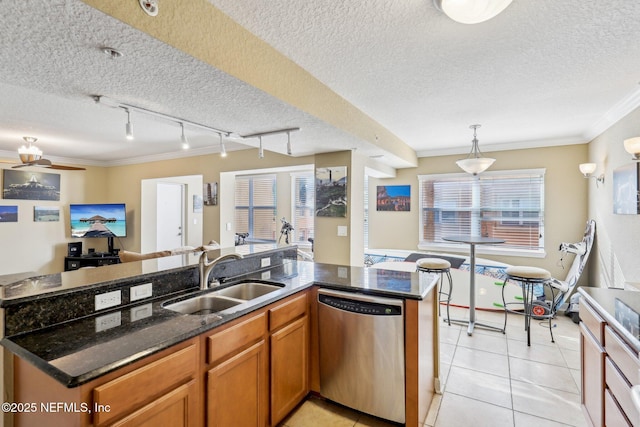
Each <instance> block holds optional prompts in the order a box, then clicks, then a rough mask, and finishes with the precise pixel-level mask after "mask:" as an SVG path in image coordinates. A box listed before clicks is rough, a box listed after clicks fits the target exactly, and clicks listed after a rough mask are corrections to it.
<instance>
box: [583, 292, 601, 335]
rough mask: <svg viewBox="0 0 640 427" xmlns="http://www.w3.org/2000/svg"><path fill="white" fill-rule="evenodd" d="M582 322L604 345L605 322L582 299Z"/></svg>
mask: <svg viewBox="0 0 640 427" xmlns="http://www.w3.org/2000/svg"><path fill="white" fill-rule="evenodd" d="M580 321H581V322H582V323H584V325H585V326H586V327H587V329H589V331H590V332H591V334H592V335H593V336H594V337H595V339H597V340H598V342H600V345H602V344H603V343H604V320H603V319H602V317H600V315H599V314H598V313H596V311H595V310H594V309H593V308H592V307H591V306H590V305H589V304H588V303H587V302H586V301H585V299H584V298H582V297H581V298H580Z"/></svg>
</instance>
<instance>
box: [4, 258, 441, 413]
mask: <svg viewBox="0 0 640 427" xmlns="http://www.w3.org/2000/svg"><path fill="white" fill-rule="evenodd" d="M294 252H295V251H294ZM252 255H253V256H252ZM267 256H268V257H270V263H269V264H270V266H269V267H268V268H260V265H263V263H261V262H260V260H261V259H263V258H265V257H267ZM294 256H295V255H293V256H292V254H291V251H287V250H280V249H277V250H273V251H267V252H260V253H256V254H249V255H248V256H247V257H245V259H243V260H240V261H232V262H230V263H225V264H226V265H221V266H220V267H225V268H221V269H219V271H217V272H216V271H215V270H214V275H215V276H216V277H221V276H224V277H226V278H227V280H226V281H225V283H224V284H223V285H222V286H227V285H228V284H233V283H235V282H236V281H238V280H254V281H269V282H274V283H278V284H280V285H282V286H281V287H280V288H279V289H278V290H277V291H276V292H272V293H270V294H268V295H265V296H263V297H260V298H257V299H256V300H254V301H253V303H252V304H247V305H244V306H242V307H241V308H240V309H238V310H236V311H230V312H226V311H225V312H221V313H215V314H210V315H185V314H180V313H176V312H173V311H170V310H167V309H166V308H165V307H164V306H163V305H164V303H165V302H166V301H167V300H172V299H176V298H183V297H184V295H186V294H192V293H194V292H198V290H197V264H195V263H194V262H193V260H186V261H185V262H184V263H183V264H182V265H181V266H178V267H175V266H174V267H172V268H169V269H163V268H161V267H159V266H158V265H157V262H158V261H157V260H148V261H140V262H135V263H132V264H135V265H133V266H126V264H125V265H122V264H120V265H114V266H108V267H102V268H100V269H99V270H100V273H101V276H102V279H101V280H97V281H95V283H90V284H87V283H85V284H78V283H79V282H80V281H82V280H83V279H86V277H83V279H81V278H79V277H68V276H67V275H74V274H80V275H86V274H87V273H86V272H82V271H74V272H68V273H62V276H61V277H60V279H61V280H60V282H63V283H61V284H60V286H48V285H47V283H48V281H49V282H50V283H53V282H57V280H56V278H55V277H54V278H47V277H42V278H38V279H37V282H38V283H29V282H25V281H23V282H21V283H19V284H15V285H13V286H12V285H10V286H8V287H5V288H4V289H3V291H4V292H3V300H2V303H1V304H2V307H3V309H4V314H5V330H6V331H8V332H7V333H6V337H5V338H4V339H3V341H2V344H3V345H4V346H5V347H6V348H7V349H8V350H10V351H11V352H12V353H14V354H15V357H14V369H13V372H12V373H11V374H12V375H13V377H14V383H15V387H14V395H13V397H12V399H13V403H16V404H17V403H20V402H23V403H24V402H50V401H52V399H54V400H58V401H60V399H62V400H63V404H64V403H66V404H67V405H75V406H74V409H77V408H79V411H77V412H76V411H68V410H66V409H70V408H68V407H63V409H65V410H63V411H60V412H56V413H52V412H46V413H45V412H43V411H42V410H41V409H42V408H40V407H38V408H37V409H38V411H35V412H21V413H19V414H15V415H16V420H29V422H31V421H33V422H47V423H48V424H49V425H53V424H51V421H52V420H60V421H61V424H60V425H90V424H94V425H110V424H112V423H114V422H120V421H123V420H128V419H129V418H130V417H133V416H134V415H136V414H137V415H140V414H141V413H146V414H147V415H145V416H148V414H150V413H152V412H154V411H157V410H158V409H163V411H164V410H167V408H170V410H172V411H176V413H179V414H180V415H179V416H178V418H180V419H182V420H183V421H184V420H186V422H187V424H188V425H204V424H205V423H206V424H207V425H213V424H215V423H213V422H212V420H219V421H220V423H219V424H220V425H224V422H223V420H224V419H225V418H224V416H223V415H222V412H223V409H224V408H225V405H222V406H220V405H218V406H216V404H215V402H216V400H215V398H214V397H215V396H220V395H224V393H222V391H221V390H220V389H219V388H217V387H219V386H220V385H221V384H225V377H224V376H220V375H219V374H220V373H221V372H222V371H223V369H222V368H220V366H225V367H227V368H228V366H229V365H227V363H230V361H231V360H234V361H236V360H235V359H234V358H236V357H239V355H240V354H244V353H245V352H246V351H248V350H249V349H253V350H252V351H253V353H251V354H252V356H251V357H249V359H248V360H253V361H254V362H252V363H254V364H253V365H251V363H250V366H253V367H254V368H256V369H257V370H251V369H249V371H250V372H254V373H255V372H263V375H259V376H258V377H259V378H258V380H257V381H255V389H256V390H258V391H260V390H262V391H261V392H260V393H259V395H258V397H256V396H253V397H255V399H254V400H255V403H256V406H255V407H256V408H259V410H258V409H256V411H255V412H256V414H255V416H254V418H252V420H253V421H255V423H254V422H252V424H255V425H274V424H276V423H277V422H278V421H279V420H280V419H282V417H284V416H286V413H287V412H288V411H289V410H290V409H292V405H293V406H295V404H297V403H298V402H299V401H300V399H303V398H304V397H305V396H306V395H307V393H308V392H309V391H311V392H316V393H318V392H319V378H318V366H317V365H318V362H317V351H318V349H317V333H318V328H319V327H321V325H318V323H317V308H316V295H315V292H316V289H317V288H318V287H329V288H334V289H340V290H348V291H350V292H360V293H368V294H372V295H382V296H391V297H394V298H400V299H402V300H404V302H405V307H406V309H405V313H406V315H405V325H406V348H405V355H406V360H407V363H406V391H407V394H406V395H407V399H406V414H407V418H406V419H407V425H418V423H419V422H422V421H423V420H424V417H425V416H426V411H427V410H428V407H429V404H430V402H431V399H432V397H433V393H434V392H435V388H436V387H437V383H438V381H437V377H438V357H437V327H438V322H437V302H435V299H434V296H433V294H434V292H433V290H434V289H435V286H436V283H437V276H433V275H424V274H420V275H418V274H417V273H405V272H395V271H386V270H369V269H365V268H358V267H348V266H336V265H327V264H314V263H310V262H303V261H296V260H295V259H293V258H294ZM123 266H125V267H127V268H133V269H135V270H136V271H140V272H141V273H140V274H137V273H136V274H134V275H133V276H128V275H127V274H125V273H124V272H123V271H121V270H119V268H122V267H123ZM234 268H235V271H234ZM110 269H114V270H113V271H110ZM94 270H98V269H94ZM87 271H89V270H87ZM143 271H144V272H143ZM194 271H195V272H196V273H195V274H194ZM246 271H250V273H248V274H247V273H245V272H246ZM109 274H112V277H109ZM54 276H56V275H54ZM74 281H77V282H78V283H73V282H74ZM64 282H66V283H64ZM178 282H179V283H178ZM146 283H152V284H153V290H154V292H153V293H152V295H150V296H147V297H144V298H141V299H140V300H136V299H135V293H136V292H137V291H136V290H137V289H138V287H139V286H141V284H142V285H144V284H146ZM52 289H53V290H52ZM114 290H119V291H121V295H120V298H121V304H120V305H118V306H116V307H110V308H107V309H104V310H97V311H96V310H94V306H93V305H94V301H95V298H96V295H103V294H105V293H109V292H114ZM78 305H80V306H83V305H84V306H85V307H77V306H78ZM86 306H90V310H88V311H83V310H84V309H86ZM47 308H50V309H52V310H47ZM47 311H57V312H66V311H69V312H71V313H72V314H70V315H69V314H66V313H58V316H61V317H56V316H54V315H53V314H51V313H49V314H40V315H37V314H36V313H41V312H47ZM279 313H285V314H279ZM68 317H70V318H68ZM61 319H62V321H60V320H61ZM278 319H282V320H281V321H278ZM245 328H248V329H245ZM220 337H222V338H220ZM242 337H249V339H248V340H247V341H246V342H243V339H244V338H242ZM285 337H288V338H285ZM291 337H296V339H291ZM223 338H224V339H223ZM240 338H242V339H240ZM239 341H240V342H239ZM227 342H231V344H228V343H227ZM278 343H280V344H281V345H280V346H279V345H278ZM228 346H231V347H233V349H231V350H230V351H229V352H224V351H222V350H221V349H224V348H227V347H228ZM231 347H229V348H231ZM254 347H255V348H254ZM278 351H282V354H283V356H282V357H285V358H287V357H288V355H289V356H290V354H291V352H293V353H294V354H298V356H299V357H298V359H299V362H300V370H301V372H302V371H304V375H299V379H300V381H299V383H300V387H299V388H300V390H298V391H296V393H293V394H292V396H293V397H292V398H291V399H281V400H278V399H274V396H279V395H280V394H282V391H279V387H280V383H281V381H280V380H279V378H280V375H286V371H287V370H285V369H282V367H280V368H279V367H278V365H277V364H276V363H273V361H274V360H277V359H278V358H277V356H278ZM216 353H221V355H220V357H218V358H216V357H214V356H213V355H214V354H216ZM267 355H268V356H269V357H267ZM245 356H246V355H245ZM269 361H271V363H269ZM247 363H249V362H247ZM168 367H170V369H169V368H168ZM258 367H259V368H258ZM168 371H169V372H173V373H174V374H173V375H167V372H168ZM229 372H231V371H229ZM264 372H266V373H264ZM151 373H153V375H151ZM267 373H268V374H267ZM283 373H284V374H283ZM216 375H218V376H216ZM214 378H216V379H215V380H214ZM243 378H244V377H243ZM245 380H246V378H245ZM254 380H255V378H254ZM122 383H126V384H128V387H129V389H130V390H138V391H136V393H139V396H138V397H136V398H132V399H130V402H128V403H127V404H125V403H122V402H120V403H118V401H117V399H116V397H115V396H117V395H118V393H115V394H114V390H119V389H118V388H117V387H116V385H117V384H122ZM250 383H251V382H250ZM287 383H290V381H287ZM39 384H46V387H43V386H41V385H39ZM155 384H159V386H158V387H155ZM151 385H154V386H151ZM114 387H115V388H114ZM140 387H141V388H140ZM236 388H237V387H236ZM249 388H250V389H251V390H253V389H254V388H251V387H249ZM226 391H227V394H228V390H226ZM278 393H280V394H278ZM285 394H286V390H285ZM134 395H135V393H134ZM167 395H171V396H173V400H172V401H171V402H164V403H163V402H162V401H158V399H159V398H160V397H159V396H167ZM239 398H240V396H239ZM293 398H295V399H297V400H292V399H293ZM105 399H106V400H105ZM243 399H244V398H243ZM109 400H110V401H109ZM248 401H251V399H248ZM274 401H275V402H276V403H278V402H283V403H282V404H281V405H280V406H279V407H277V408H274V407H273V406H274V403H273V402H274ZM131 402H133V403H131ZM269 402H271V407H267V406H269ZM96 404H98V405H105V406H103V407H100V406H98V407H95V405H96ZM114 405H123V408H116V407H114ZM107 406H108V407H109V411H108V412H107V411H105V408H106V407H107ZM124 406H126V408H124ZM227 406H228V405H227ZM76 407H77V408H76ZM92 408H93V410H91V409H92ZM180 408H181V409H180ZM212 408H218V410H217V412H216V411H215V410H214V409H212ZM141 411H142V412H141ZM150 411H151V412H150ZM237 411H242V409H240V408H238V409H237ZM242 412H243V413H244V412H247V411H242ZM248 412H249V413H251V411H248ZM160 413H162V412H160ZM238 413H239V412H238ZM251 415H254V414H251ZM140 416H141V415H140ZM119 420H120V421H119Z"/></svg>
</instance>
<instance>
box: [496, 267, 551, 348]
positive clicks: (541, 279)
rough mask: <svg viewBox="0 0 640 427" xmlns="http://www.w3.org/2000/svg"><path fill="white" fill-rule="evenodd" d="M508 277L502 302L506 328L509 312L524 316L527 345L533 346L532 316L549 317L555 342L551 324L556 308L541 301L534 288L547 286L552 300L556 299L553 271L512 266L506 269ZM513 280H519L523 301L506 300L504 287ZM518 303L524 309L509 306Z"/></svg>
mask: <svg viewBox="0 0 640 427" xmlns="http://www.w3.org/2000/svg"><path fill="white" fill-rule="evenodd" d="M505 272H506V274H507V276H506V278H505V279H504V283H503V285H502V303H503V304H504V329H505V330H506V329H507V314H508V313H515V314H520V315H523V316H524V329H525V330H526V331H527V346H531V318H532V317H533V318H534V319H548V320H549V333H550V334H551V342H555V341H554V339H553V330H552V326H551V319H552V318H553V317H555V310H553V307H549V306H548V305H547V304H546V303H545V302H544V301H539V300H537V299H536V297H535V296H534V288H535V287H536V286H542V287H543V290H544V288H545V286H547V287H548V289H549V290H550V292H551V300H552V301H554V300H555V291H554V287H553V286H550V280H551V273H549V271H547V270H545V269H544V268H538V267H525V266H512V267H508V268H507V269H506V271H505ZM509 280H511V281H513V282H518V283H519V284H520V287H521V288H522V301H515V302H506V300H505V297H504V288H505V287H506V286H507V282H508V281H509ZM514 305H518V306H520V307H521V308H522V310H517V309H513V308H509V306H511V307H513V306H514Z"/></svg>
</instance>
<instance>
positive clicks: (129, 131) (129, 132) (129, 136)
mask: <svg viewBox="0 0 640 427" xmlns="http://www.w3.org/2000/svg"><path fill="white" fill-rule="evenodd" d="M124 111H126V112H127V125H126V126H125V132H126V133H125V136H126V138H127V139H128V140H129V141H133V128H132V126H131V113H130V112H129V109H128V108H125V109H124Z"/></svg>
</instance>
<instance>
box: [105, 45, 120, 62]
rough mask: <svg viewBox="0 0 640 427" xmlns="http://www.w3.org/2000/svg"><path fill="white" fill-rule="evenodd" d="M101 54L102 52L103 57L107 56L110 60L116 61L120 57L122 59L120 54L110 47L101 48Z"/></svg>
mask: <svg viewBox="0 0 640 427" xmlns="http://www.w3.org/2000/svg"><path fill="white" fill-rule="evenodd" d="M102 52H104V54H105V55H107V56H108V57H109V58H111V59H118V58H120V57H122V52H120V51H119V50H117V49H114V48H112V47H106V46H105V47H103V48H102Z"/></svg>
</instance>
